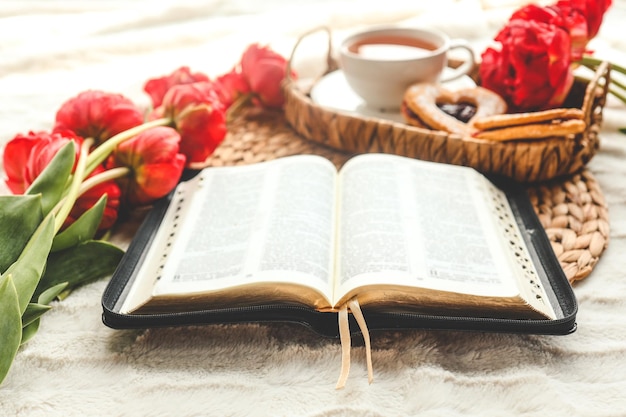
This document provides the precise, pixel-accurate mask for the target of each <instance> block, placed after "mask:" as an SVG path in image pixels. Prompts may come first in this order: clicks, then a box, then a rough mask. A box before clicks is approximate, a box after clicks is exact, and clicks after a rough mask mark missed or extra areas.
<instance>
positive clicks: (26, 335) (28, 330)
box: [20, 319, 41, 345]
mask: <svg viewBox="0 0 626 417" xmlns="http://www.w3.org/2000/svg"><path fill="white" fill-rule="evenodd" d="M39 323H41V320H39V319H37V320H35V321H33V322H32V323H30V324H29V325H28V326H26V327H23V328H22V340H21V341H20V345H23V344H24V343H26V342H28V341H29V340H30V339H32V338H33V336H35V334H37V330H39Z"/></svg>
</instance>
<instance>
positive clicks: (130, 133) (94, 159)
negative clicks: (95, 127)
mask: <svg viewBox="0 0 626 417" xmlns="http://www.w3.org/2000/svg"><path fill="white" fill-rule="evenodd" d="M171 123H172V119H171V118H169V117H164V118H161V119H156V120H151V121H149V122H145V123H143V124H141V125H139V126H135V127H132V128H130V129H128V130H125V131H123V132H121V133H118V134H117V135H115V136H112V137H111V138H109V139H108V140H107V141H106V142H104V143H102V144H101V145H100V146H98V147H97V148H96V149H94V150H93V152H91V154H90V155H89V157H88V158H87V168H86V170H85V173H84V174H83V176H82V177H81V179H85V178H86V177H87V175H89V174H90V173H91V172H92V171H93V170H94V169H96V167H97V166H98V165H100V164H101V163H102V162H104V161H105V159H107V157H108V156H109V155H110V154H111V152H113V150H114V149H115V148H116V147H117V145H119V144H120V143H122V142H124V141H126V140H128V139H131V138H132V137H134V136H136V135H138V134H140V133H141V132H144V131H146V130H148V129H152V128H153V127H157V126H167V125H169V124H171Z"/></svg>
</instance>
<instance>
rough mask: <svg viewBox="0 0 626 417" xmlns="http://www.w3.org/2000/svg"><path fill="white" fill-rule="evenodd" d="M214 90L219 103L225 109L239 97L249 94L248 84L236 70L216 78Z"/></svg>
mask: <svg viewBox="0 0 626 417" xmlns="http://www.w3.org/2000/svg"><path fill="white" fill-rule="evenodd" d="M215 88H216V92H217V94H218V96H219V98H220V100H221V102H222V103H223V104H224V106H226V107H227V108H228V107H230V106H231V105H232V104H233V103H234V102H235V101H237V99H238V98H239V97H241V96H244V95H246V94H248V93H250V86H249V85H248V82H247V81H246V80H245V78H244V77H243V75H242V74H241V73H240V72H238V71H237V69H233V70H232V71H231V72H229V73H226V74H224V75H221V76H219V77H217V79H216V80H215Z"/></svg>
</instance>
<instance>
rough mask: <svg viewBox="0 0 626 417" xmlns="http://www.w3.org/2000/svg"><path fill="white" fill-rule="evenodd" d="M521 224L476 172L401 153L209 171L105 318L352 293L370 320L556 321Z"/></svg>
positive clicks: (337, 298)
mask: <svg viewBox="0 0 626 417" xmlns="http://www.w3.org/2000/svg"><path fill="white" fill-rule="evenodd" d="M528 206H529V207H530V205H528ZM525 215H527V214H525ZM519 217H520V213H517V212H516V211H515V208H512V207H511V205H510V204H509V200H508V199H507V195H506V194H505V193H504V192H503V191H502V190H500V189H499V188H498V187H497V186H496V185H495V184H494V183H493V182H492V181H490V180H489V179H487V178H486V177H485V176H483V175H481V174H479V173H478V172H477V171H475V170H473V169H471V168H467V167H460V166H454V165H446V164H439V163H433V162H425V161H420V160H415V159H410V158H406V157H401V156H394V155H382V154H366V155H360V156H356V157H354V158H352V159H350V160H349V161H348V162H347V163H346V164H345V165H344V166H343V167H342V168H341V170H340V171H339V172H337V170H336V168H335V166H334V165H333V164H332V163H331V162H329V161H328V160H326V159H324V158H322V157H319V156H313V155H300V156H291V157H285V158H282V159H277V160H273V161H270V162H263V163H258V164H253V165H247V166H238V167H219V168H207V169H205V170H203V171H201V172H200V173H199V174H198V175H196V176H195V177H194V178H192V179H190V180H188V181H186V182H182V183H181V184H180V185H179V186H178V188H177V189H176V190H175V192H174V193H173V195H172V196H171V201H169V202H168V203H167V206H166V209H164V210H163V212H162V216H160V217H159V221H160V223H158V229H157V230H156V231H154V230H153V233H152V234H151V235H150V242H145V243H146V244H147V246H146V247H145V248H142V249H141V251H140V255H139V256H135V258H138V260H136V262H135V264H133V265H134V266H133V267H132V268H130V269H129V268H126V269H124V268H122V269H123V270H122V271H121V272H119V273H117V274H118V275H119V274H120V273H122V274H124V275H126V279H127V282H126V281H125V282H124V285H125V286H124V288H123V289H118V290H117V293H116V302H117V304H118V305H117V307H116V308H115V309H114V310H115V314H116V315H117V317H119V316H120V315H121V316H141V315H154V314H158V315H163V314H174V315H175V314H178V313H184V312H194V311H206V310H216V309H218V310H219V309H233V308H234V309H238V308H239V309H241V308H244V310H243V311H245V308H248V307H249V308H253V307H254V306H267V305H271V306H276V305H290V306H291V305H294V306H306V308H308V309H311V310H314V311H316V312H333V311H337V310H338V309H339V308H340V307H341V306H343V305H345V303H346V302H347V301H348V300H351V299H354V298H356V299H357V300H358V302H359V303H360V305H361V306H362V307H363V311H364V312H373V313H376V312H382V313H394V314H395V313H399V314H403V313H406V312H411V313H419V314H427V315H435V316H436V315H440V316H445V315H449V316H456V317H463V316H469V317H474V318H476V317H492V318H497V319H511V318H512V319H520V320H528V319H535V320H558V319H561V318H563V316H564V313H563V311H562V310H561V306H560V304H559V302H558V301H557V297H556V296H555V294H554V290H553V289H552V284H551V282H550V280H549V279H548V278H547V276H549V275H550V274H554V273H555V271H546V265H552V266H554V265H556V266H557V267H558V264H557V263H555V262H554V259H551V263H550V262H548V263H545V262H541V261H540V257H538V256H537V253H536V251H537V249H536V248H535V247H534V246H533V245H532V244H529V242H531V240H529V239H525V238H524V234H525V233H527V232H526V231H523V230H522V229H523V228H522V227H520V225H522V223H520V222H519ZM153 229H154V228H153ZM547 253H548V257H550V256H551V257H554V255H553V254H552V253H551V252H550V251H548V252H547ZM542 256H545V254H544V255H542ZM549 268H551V267H550V266H549ZM553 269H555V268H553ZM124 271H126V272H124ZM129 271H130V272H129ZM561 273H562V271H561ZM559 277H560V276H559ZM114 278H115V277H114ZM120 294H121V295H120ZM222 311H223V310H222ZM238 311H241V310H238ZM250 311H252V310H250ZM259 311H262V310H259ZM250 314H251V316H250V320H251V321H252V320H256V319H257V317H255V316H253V315H252V314H253V313H250ZM105 315H106V314H105ZM153 317H155V316H153ZM399 317H400V316H399ZM403 317H406V316H403ZM285 319H287V320H288V318H285ZM390 326H391V327H393V324H391V325H390ZM570 326H571V323H570ZM122 327H123V326H122ZM313 327H314V326H313Z"/></svg>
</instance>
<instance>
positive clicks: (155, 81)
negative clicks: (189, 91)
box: [143, 67, 209, 107]
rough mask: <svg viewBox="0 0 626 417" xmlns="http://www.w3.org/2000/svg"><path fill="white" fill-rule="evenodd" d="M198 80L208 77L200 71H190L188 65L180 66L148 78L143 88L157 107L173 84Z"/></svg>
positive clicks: (204, 79) (207, 78) (206, 79)
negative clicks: (166, 73)
mask: <svg viewBox="0 0 626 417" xmlns="http://www.w3.org/2000/svg"><path fill="white" fill-rule="evenodd" d="M198 81H209V77H208V76H206V75H205V74H203V73H201V72H195V73H192V72H191V70H190V69H189V67H180V68H178V69H177V70H175V71H174V72H172V73H171V74H169V75H166V76H164V77H159V78H152V79H149V80H148V81H147V82H146V83H145V84H144V86H143V89H144V91H145V92H146V93H148V95H149V96H150V99H151V100H152V105H153V106H154V107H159V106H160V105H161V103H162V102H163V97H165V94H166V93H167V91H168V90H169V89H170V88H172V87H173V86H175V85H181V84H191V83H195V82H198Z"/></svg>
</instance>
